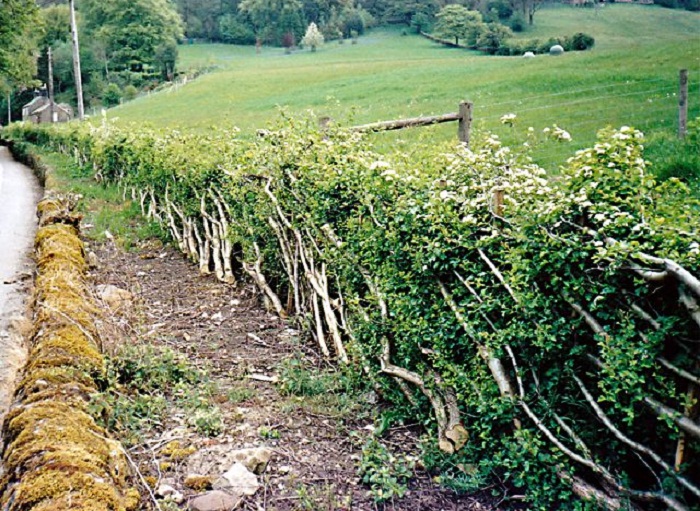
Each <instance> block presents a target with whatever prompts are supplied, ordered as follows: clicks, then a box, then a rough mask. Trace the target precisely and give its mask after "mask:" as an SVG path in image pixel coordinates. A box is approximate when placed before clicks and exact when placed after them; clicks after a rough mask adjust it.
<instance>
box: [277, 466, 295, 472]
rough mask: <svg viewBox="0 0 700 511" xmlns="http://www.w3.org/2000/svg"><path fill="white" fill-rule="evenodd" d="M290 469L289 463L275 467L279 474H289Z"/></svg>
mask: <svg viewBox="0 0 700 511" xmlns="http://www.w3.org/2000/svg"><path fill="white" fill-rule="evenodd" d="M291 471H292V467H290V466H289V465H280V466H279V467H277V472H279V473H280V474H289V473H290V472H291Z"/></svg>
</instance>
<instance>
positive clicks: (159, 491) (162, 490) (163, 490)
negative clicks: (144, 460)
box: [156, 484, 178, 497]
mask: <svg viewBox="0 0 700 511" xmlns="http://www.w3.org/2000/svg"><path fill="white" fill-rule="evenodd" d="M173 493H178V491H177V490H176V489H175V488H173V487H172V486H170V485H169V484H161V485H160V486H158V488H156V495H158V496H159V497H168V496H170V495H172V494H173Z"/></svg>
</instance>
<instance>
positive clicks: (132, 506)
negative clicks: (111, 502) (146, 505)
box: [124, 488, 141, 511]
mask: <svg viewBox="0 0 700 511" xmlns="http://www.w3.org/2000/svg"><path fill="white" fill-rule="evenodd" d="M140 503H141V494H140V493H139V491H138V490H137V489H136V488H129V489H128V490H126V493H125V494H124V508H125V509H126V511H136V510H137V509H138V507H139V504H140Z"/></svg>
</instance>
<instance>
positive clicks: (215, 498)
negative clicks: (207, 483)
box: [190, 490, 241, 511]
mask: <svg viewBox="0 0 700 511" xmlns="http://www.w3.org/2000/svg"><path fill="white" fill-rule="evenodd" d="M240 501H241V498H240V497H238V496H233V495H229V494H228V493H226V492H223V491H219V490H214V491H210V492H207V493H205V494H203V495H200V496H199V497H197V498H195V499H194V500H192V502H190V509H191V510H192V511H230V510H231V509H236V508H237V507H238V504H239V503H240Z"/></svg>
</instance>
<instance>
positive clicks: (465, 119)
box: [457, 101, 472, 147]
mask: <svg viewBox="0 0 700 511" xmlns="http://www.w3.org/2000/svg"><path fill="white" fill-rule="evenodd" d="M471 127H472V104H471V103H470V102H468V101H462V102H461V103H460V104H459V128H458V132H457V136H458V137H459V141H460V142H463V143H464V145H465V146H467V147H469V135H470V133H469V132H470V131H471Z"/></svg>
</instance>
